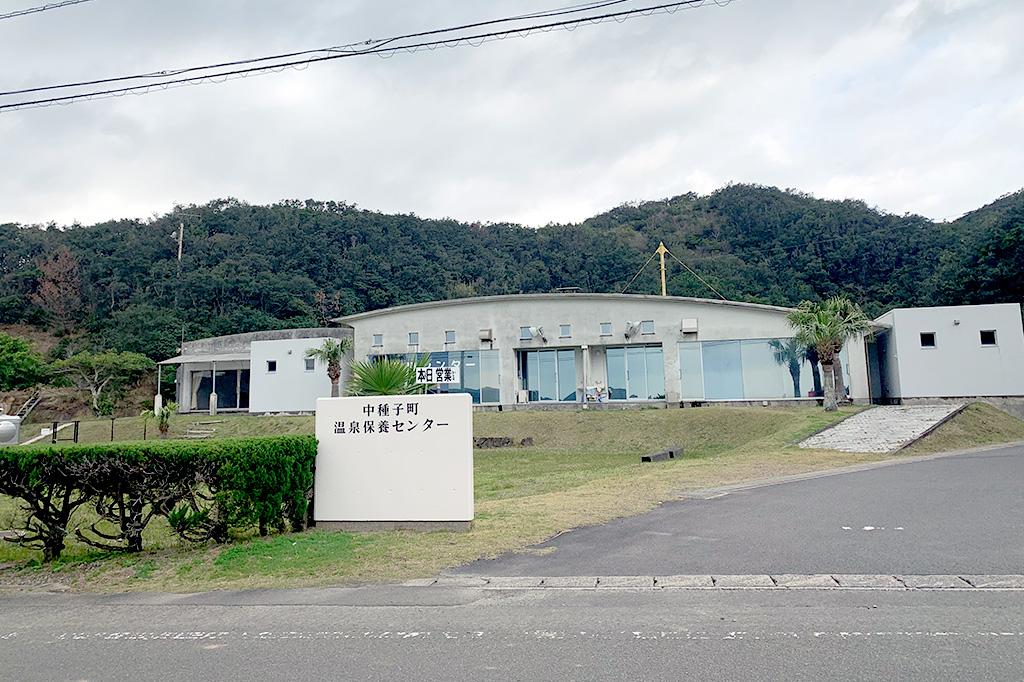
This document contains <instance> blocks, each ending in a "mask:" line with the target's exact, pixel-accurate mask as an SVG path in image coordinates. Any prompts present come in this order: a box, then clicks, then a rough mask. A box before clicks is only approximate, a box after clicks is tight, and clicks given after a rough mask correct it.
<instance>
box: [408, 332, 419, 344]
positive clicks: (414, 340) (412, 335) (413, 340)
mask: <svg viewBox="0 0 1024 682" xmlns="http://www.w3.org/2000/svg"><path fill="white" fill-rule="evenodd" d="M409 345H410V346H418V345H420V333H419V332H409Z"/></svg>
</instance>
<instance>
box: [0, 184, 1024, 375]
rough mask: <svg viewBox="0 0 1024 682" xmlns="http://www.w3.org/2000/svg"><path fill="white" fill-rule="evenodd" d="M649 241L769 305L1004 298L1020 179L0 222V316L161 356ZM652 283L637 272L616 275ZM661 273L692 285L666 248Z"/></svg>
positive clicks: (534, 278)
mask: <svg viewBox="0 0 1024 682" xmlns="http://www.w3.org/2000/svg"><path fill="white" fill-rule="evenodd" d="M179 220H183V221H184V222H185V248H184V258H183V260H182V262H181V268H180V272H179V269H178V263H177V260H176V249H177V242H176V238H175V236H174V235H175V233H176V231H177V228H178V223H179ZM659 240H664V241H665V243H666V245H667V246H668V247H669V248H670V249H671V250H672V251H673V252H674V253H675V254H676V255H677V256H679V257H680V258H681V259H683V260H684V261H685V262H686V263H687V264H688V265H690V266H691V267H693V268H694V269H695V270H696V271H697V272H699V273H700V274H702V275H703V276H704V277H705V278H706V279H708V280H709V281H710V282H711V283H712V284H713V285H714V286H715V287H716V288H718V289H720V290H721V291H722V292H724V294H725V295H726V296H728V297H729V298H733V299H738V300H746V301H755V302H765V303H774V304H782V305H787V304H795V303H797V302H798V301H800V300H801V299H805V298H818V297H823V296H827V295H831V294H837V293H844V294H847V295H848V296H850V297H852V298H853V299H854V300H856V301H858V302H860V303H861V304H862V305H863V306H864V307H865V309H866V310H867V311H868V313H869V314H877V313H880V312H881V311H882V310H884V309H885V308H888V307H892V306H898V305H936V304H949V303H961V302H990V301H1021V300H1024V283H1022V282H1024V277H1022V276H1021V275H1022V274H1024V192H1018V193H1016V194H1013V195H1010V196H1007V197H1004V198H1002V199H1000V200H998V201H996V202H994V203H992V204H990V205H988V206H986V207H984V208H981V209H978V210H977V211H974V212H972V213H969V214H967V215H966V216H964V217H963V218H961V219H960V220H957V221H954V222H950V223H935V222H932V221H930V220H927V219H925V218H922V217H920V216H913V215H905V216H897V215H892V214H888V213H884V212H881V211H879V210H877V209H873V208H871V207H869V206H867V205H866V204H864V203H863V202H859V201H824V200H821V199H815V198H813V197H811V196H808V195H805V194H800V193H797V192H793V191H782V190H779V189H775V188H769V187H760V186H751V185H731V186H729V187H725V188H723V189H721V190H718V191H717V192H714V193H712V194H710V195H708V196H698V195H694V194H686V195H681V196H678V197H674V198H672V199H667V200H663V201H649V202H643V203H638V204H629V205H623V206H620V207H618V208H615V209H613V210H611V211H608V212H606V213H603V214H601V215H598V216H595V217H593V218H591V219H589V220H586V221H584V222H583V223H580V224H575V225H549V226H547V227H543V228H539V229H533V228H528V227H523V226H518V225H508V224H497V225H492V224H487V225H481V224H478V223H473V224H467V223H462V222H458V221H455V220H447V219H440V220H433V219H431V220H427V219H421V218H418V217H416V216H414V215H386V214H382V213H377V212H374V211H368V210H363V209H360V208H357V207H355V206H353V205H350V204H345V203H334V202H317V201H311V200H310V201H286V202H281V203H278V204H274V205H272V206H250V205H247V204H244V203H242V202H239V201H236V200H231V199H226V200H218V201H213V202H211V203H209V204H206V205H204V206H190V207H187V208H185V209H182V211H180V212H176V213H170V214H167V215H163V216H160V217H158V218H155V219H153V220H150V221H145V222H141V221H136V220H115V221H110V222H104V223H99V224H96V225H89V226H81V225H73V226H55V225H50V226H27V225H15V224H0V324H32V325H37V326H47V327H49V328H51V329H54V330H56V331H58V332H59V333H65V332H73V334H72V335H73V336H75V337H76V340H75V341H74V342H73V343H72V345H74V346H76V347H81V346H83V345H85V346H88V345H94V346H97V347H110V348H114V349H118V350H130V351H139V352H143V353H146V354H147V355H150V356H151V357H154V358H162V357H167V356H169V355H171V354H173V353H174V352H175V349H176V348H177V346H178V342H179V339H180V336H181V329H182V325H184V326H185V329H186V335H187V336H188V337H189V338H197V337H201V336H206V335H212V334H226V333H233V332H243V331H251V330H257V329H265V328H270V327H282V326H307V325H316V324H320V323H323V322H324V321H325V320H326V319H329V318H331V317H334V316H336V315H340V314H346V313H353V312H358V311H362V310H370V309H375V308H382V307H387V306H392V305H397V304H402V303H412V302H417V301H425V300H435V299H441V298H450V297H460V296H471V295H485V294H502V293H516V292H542V291H549V290H551V289H553V288H555V287H567V286H577V287H581V288H583V289H584V290H588V291H620V290H622V288H623V287H624V286H625V284H626V283H627V282H628V281H629V279H630V278H631V277H632V276H633V274H634V273H635V272H636V271H637V269H639V267H640V266H641V265H643V263H644V262H645V261H646V260H647V258H648V256H649V254H650V253H651V251H653V249H654V248H655V247H656V246H657V244H658V241H659ZM657 287H658V284H657V278H656V273H655V271H654V269H653V268H652V269H651V270H650V271H649V272H648V273H646V274H645V275H644V276H642V277H641V278H639V279H638V280H637V282H636V283H635V284H634V285H633V287H632V288H631V291H635V292H648V293H654V292H656V291H657ZM669 289H670V293H673V294H677V295H694V296H710V295H712V294H710V292H708V291H707V290H706V289H705V288H704V287H703V286H702V285H701V284H700V283H699V282H697V281H696V280H695V279H694V278H693V277H692V276H691V275H689V274H688V273H686V272H685V271H684V270H683V269H682V268H681V267H679V266H678V264H674V267H672V270H671V279H670V282H669ZM66 350H67V349H66V348H62V347H60V346H58V347H57V348H56V349H55V353H57V354H60V353H61V352H66Z"/></svg>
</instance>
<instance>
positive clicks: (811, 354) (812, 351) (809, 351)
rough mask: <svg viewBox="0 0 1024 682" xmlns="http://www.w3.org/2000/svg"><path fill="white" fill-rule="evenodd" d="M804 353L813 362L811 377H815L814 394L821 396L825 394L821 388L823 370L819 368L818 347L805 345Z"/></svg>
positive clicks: (808, 360)
mask: <svg viewBox="0 0 1024 682" xmlns="http://www.w3.org/2000/svg"><path fill="white" fill-rule="evenodd" d="M804 355H806V356H807V362H809V363H811V377H812V378H813V379H814V395H815V396H816V397H820V396H822V395H824V391H822V390H821V370H820V369H819V368H818V364H819V363H818V349H817V348H815V347H814V346H804Z"/></svg>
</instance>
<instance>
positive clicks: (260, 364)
mask: <svg viewBox="0 0 1024 682" xmlns="http://www.w3.org/2000/svg"><path fill="white" fill-rule="evenodd" d="M323 342H324V339H322V338H312V339H280V340H276V341H253V342H252V345H251V346H250V349H249V354H250V355H249V357H250V365H249V371H250V373H249V411H250V412H312V411H313V410H315V409H316V399H317V398H326V397H330V395H331V380H330V378H329V377H328V376H327V368H326V367H324V366H323V365H322V364H321V363H320V362H319V361H317V363H316V367H315V369H314V370H313V371H311V372H307V371H306V369H305V359H306V349H307V348H316V347H317V346H320V345H321V344H322V343H323ZM268 360H276V361H277V371H276V372H274V373H269V372H267V361H268ZM345 379H346V377H345V375H344V374H343V375H342V385H344V381H345Z"/></svg>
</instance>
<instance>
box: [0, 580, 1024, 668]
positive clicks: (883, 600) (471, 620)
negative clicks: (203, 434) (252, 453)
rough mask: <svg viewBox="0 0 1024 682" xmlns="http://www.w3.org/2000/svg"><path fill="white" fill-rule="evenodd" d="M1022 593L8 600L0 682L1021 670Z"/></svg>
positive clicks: (343, 594) (3, 610)
mask: <svg viewBox="0 0 1024 682" xmlns="http://www.w3.org/2000/svg"><path fill="white" fill-rule="evenodd" d="M1022 622H1024V592H1021V591H1017V592H988V593H981V592H980V591H977V590H975V591H946V592H943V591H934V592H903V591H840V590H835V591H817V590H809V591H794V590H775V591H718V590H675V591H671V590H660V591H659V590H614V589H610V588H609V589H607V590H606V591H604V592H601V591H600V590H589V591H588V590H575V591H574V590H557V589H546V590H522V591H511V590H507V591H506V590H502V591H488V590H482V589H467V588H451V587H445V588H436V587H434V588H413V587H392V588H364V589H327V590H296V591H284V592H253V593H241V594H238V593H234V594H232V593H215V594H209V595H199V596H195V597H188V596H185V597H181V596H171V595H153V596H146V595H141V596H116V597H78V596H69V595H42V596H31V597H0V678H3V679H5V680H8V679H9V680H19V681H24V682H31V681H33V680H76V679H86V680H108V679H109V680H189V681H190V682H191V681H194V680H201V679H217V680H246V681H248V680H270V679H273V680H289V679H410V680H421V679H422V680H436V679H467V680H468V679H472V680H488V679H501V680H507V679H524V680H526V679H528V680H538V679H543V680H568V679H587V680H591V679H665V680H676V679H681V678H705V679H784V680H801V679H836V680H847V679H849V680H862V679H894V678H896V679H920V680H941V679H948V680H963V679H986V680H1004V679H1005V680H1011V679H1013V680H1016V679H1020V676H1021V670H1022V665H1024V663H1022V655H1024V654H1022V652H1024V625H1022Z"/></svg>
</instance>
